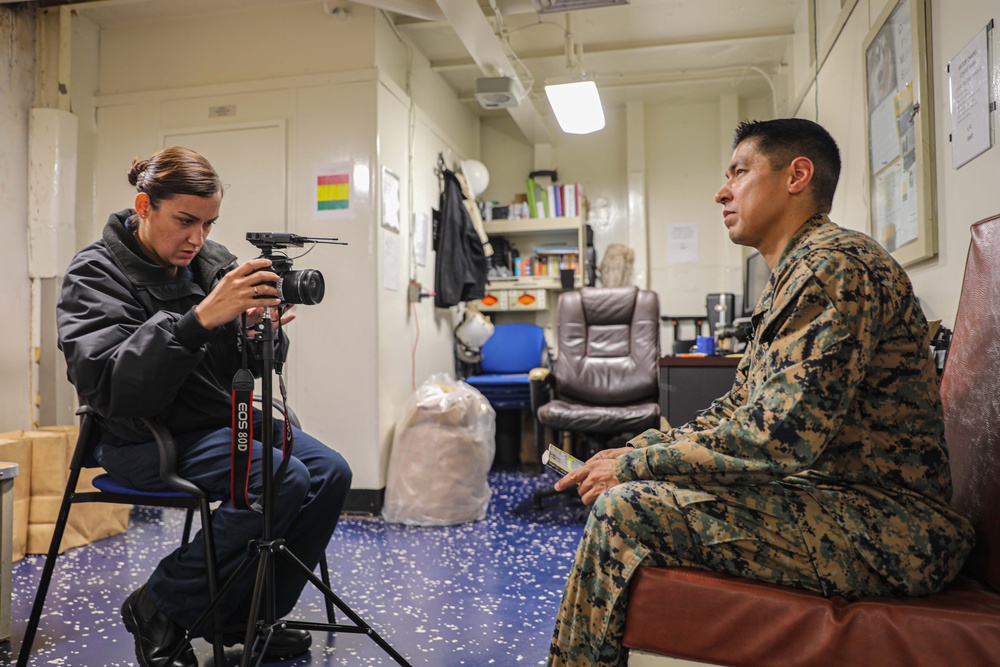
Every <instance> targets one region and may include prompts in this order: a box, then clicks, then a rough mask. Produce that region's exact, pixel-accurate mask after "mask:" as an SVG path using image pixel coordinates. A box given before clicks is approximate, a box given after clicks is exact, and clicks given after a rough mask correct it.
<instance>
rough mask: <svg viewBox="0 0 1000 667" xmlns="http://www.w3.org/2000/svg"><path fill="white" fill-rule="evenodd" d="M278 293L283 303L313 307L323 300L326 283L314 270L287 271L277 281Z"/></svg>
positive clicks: (321, 275) (320, 274)
mask: <svg viewBox="0 0 1000 667" xmlns="http://www.w3.org/2000/svg"><path fill="white" fill-rule="evenodd" d="M278 291H279V292H280V293H281V300H282V301H284V302H285V303H302V304H305V305H307V306H313V305H315V304H317V303H319V302H320V301H322V300H323V294H324V293H326V283H325V282H324V281H323V274H322V273H320V272H319V271H317V270H316V269H303V270H301V271H289V272H287V273H285V274H284V275H283V276H282V277H281V280H279V281H278Z"/></svg>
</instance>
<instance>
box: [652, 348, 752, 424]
mask: <svg viewBox="0 0 1000 667" xmlns="http://www.w3.org/2000/svg"><path fill="white" fill-rule="evenodd" d="M739 364H740V359H739V358H738V357H717V356H711V357H660V361H659V367H660V414H661V415H663V416H664V417H666V418H667V421H668V422H669V423H670V426H671V427H675V426H680V425H681V424H685V423H687V422H689V421H691V420H692V419H694V416H695V415H696V414H697V413H698V412H700V411H701V410H704V409H705V408H707V407H708V406H709V405H711V404H712V401H714V400H715V399H717V398H719V397H720V396H722V395H723V394H725V393H726V392H728V391H729V390H730V389H732V387H733V380H734V379H735V378H736V367H737V366H739Z"/></svg>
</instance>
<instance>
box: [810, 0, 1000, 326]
mask: <svg viewBox="0 0 1000 667" xmlns="http://www.w3.org/2000/svg"><path fill="white" fill-rule="evenodd" d="M808 4H809V3H808V2H804V3H803V6H804V7H805V6H806V5H808ZM845 4H847V6H848V7H847V11H850V15H849V17H848V18H847V20H846V23H844V27H843V30H842V31H841V32H839V34H836V35H834V34H832V33H830V32H829V31H828V32H827V34H826V36H827V37H828V41H829V40H832V39H833V37H836V41H835V42H833V46H832V49H831V50H830V52H829V55H828V56H827V58H826V60H825V61H824V62H823V66H822V68H821V70H820V72H819V77H818V89H817V88H809V90H808V92H806V93H805V94H804V95H803V96H801V103H800V105H799V106H798V107H797V108H796V109H794V110H793V115H798V116H802V117H806V118H813V119H815V120H817V121H818V122H819V123H821V124H823V125H824V126H825V127H827V128H828V129H830V131H831V133H832V134H833V135H834V138H835V139H837V141H838V143H839V144H840V147H841V151H842V153H843V159H844V170H843V173H842V176H841V180H840V185H839V187H838V191H837V196H836V199H835V200H834V210H833V217H834V219H835V220H836V221H837V222H839V223H841V224H843V225H845V226H848V227H853V228H856V229H861V230H865V231H867V224H868V223H867V199H866V195H865V181H864V179H865V138H864V132H865V129H864V128H865V123H864V100H863V97H862V95H863V87H862V77H863V70H862V67H863V63H862V46H863V43H864V39H865V36H866V35H867V33H868V31H869V29H870V28H871V26H872V25H873V24H874V22H875V20H876V19H877V18H878V15H879V14H880V13H881V11H882V9H883V8H884V6H885V5H884V3H883V2H880V1H879V0H857V3H856V5H855V6H853V10H851V7H852V5H853V3H852V2H848V3H845ZM929 5H930V21H929V32H930V43H931V53H930V56H931V65H930V73H931V79H932V89H933V93H932V97H931V103H932V104H933V111H934V119H935V120H934V124H935V125H934V131H933V134H934V141H935V145H936V154H937V155H936V163H935V170H936V176H937V188H936V193H937V217H938V255H937V257H935V258H933V259H930V260H928V261H925V262H922V263H920V264H917V265H914V266H910V267H908V268H907V273H908V274H909V276H910V279H911V280H912V281H913V285H914V288H915V290H916V293H917V296H918V297H920V300H921V303H922V305H923V307H924V310H925V312H926V313H927V316H928V318H930V319H941V320H943V321H944V323H945V325H947V326H950V325H951V324H953V322H954V318H955V312H956V309H957V306H958V298H959V295H960V293H961V287H962V276H963V272H964V268H965V257H966V253H967V250H968V245H969V238H970V234H969V227H970V225H972V224H973V223H974V222H976V221H978V220H981V219H982V218H985V217H987V216H990V215H993V214H996V213H998V212H1000V190H998V189H997V187H996V174H997V173H1000V149H998V148H997V147H996V146H994V147H993V148H991V149H990V150H988V151H987V152H986V153H984V154H982V155H980V156H979V157H977V158H975V159H974V160H972V161H971V162H970V163H968V164H966V165H965V166H963V167H962V168H961V169H958V170H956V169H955V168H954V167H953V166H952V159H951V147H950V144H949V143H948V135H949V132H950V126H951V112H950V108H949V93H948V79H947V72H946V66H947V63H948V61H949V60H950V59H951V58H953V57H954V56H955V55H956V54H957V53H958V51H959V50H960V49H962V48H963V47H964V46H965V45H966V43H968V41H969V40H971V39H972V38H973V36H975V34H976V33H978V32H979V31H980V30H981V29H982V28H983V27H984V26H985V25H986V24H987V23H988V22H989V21H990V20H991V19H995V18H998V16H997V14H998V13H1000V12H998V9H1000V8H998V6H997V4H996V2H995V1H994V0H967V1H966V2H962V3H958V4H955V5H946V4H945V3H940V2H930V3H929ZM830 23H831V24H833V25H834V26H836V23H835V22H832V21H831V22H830ZM828 25H829V24H828ZM820 42H821V44H822V43H823V33H821V37H820ZM799 55H800V54H799V53H796V56H799ZM794 69H795V71H796V72H798V71H800V69H801V63H799V62H798V61H796V63H795V65H794ZM996 72H997V65H996V63H994V72H993V75H992V76H993V77H994V78H995V77H996V76H997V74H996ZM817 90H818V93H817ZM992 116H993V123H994V130H996V128H997V127H998V119H997V116H998V114H997V113H996V112H994V113H993V114H992ZM995 134H996V132H995Z"/></svg>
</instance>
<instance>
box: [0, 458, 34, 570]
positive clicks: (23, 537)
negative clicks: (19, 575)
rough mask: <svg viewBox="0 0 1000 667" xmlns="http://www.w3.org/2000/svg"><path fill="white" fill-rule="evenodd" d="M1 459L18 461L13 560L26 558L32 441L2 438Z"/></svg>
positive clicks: (15, 485) (15, 489)
mask: <svg viewBox="0 0 1000 667" xmlns="http://www.w3.org/2000/svg"><path fill="white" fill-rule="evenodd" d="M0 461H4V462H10V463H16V464H17V467H18V475H17V478H16V479H15V480H14V523H13V530H12V533H13V534H12V538H13V542H12V544H13V547H12V550H11V562H14V563H16V562H17V561H19V560H21V559H22V558H24V554H25V547H26V545H27V543H28V504H29V500H30V489H31V443H30V442H29V441H27V440H22V439H21V438H3V439H0Z"/></svg>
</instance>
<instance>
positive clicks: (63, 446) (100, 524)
mask: <svg viewBox="0 0 1000 667" xmlns="http://www.w3.org/2000/svg"><path fill="white" fill-rule="evenodd" d="M78 432H79V429H78V427H76V426H54V427H45V428H43V429H40V430H38V431H13V432H9V433H0V438H5V439H15V438H16V439H18V440H22V441H25V442H27V443H29V445H30V449H31V464H30V468H31V469H30V475H25V473H24V469H23V468H22V469H21V470H22V471H21V478H30V480H31V481H30V484H29V486H30V488H29V502H28V513H27V521H28V526H27V538H26V540H25V553H28V554H44V553H48V550H49V543H50V542H51V541H52V533H53V531H54V530H55V522H56V518H57V517H58V516H59V506H60V505H61V504H62V496H63V492H64V491H65V489H66V481H67V480H68V479H69V464H70V460H71V459H72V457H73V449H74V447H75V446H76V438H77V434H78ZM103 472H104V471H103V470H101V469H100V468H93V469H85V470H84V471H83V472H82V473H81V474H80V481H79V483H78V484H77V486H76V488H77V491H93V490H94V485H93V484H92V481H93V479H94V478H95V477H96V476H97V475H100V474H102V473H103ZM129 510H130V506H129V505H112V504H106V503H91V504H83V505H76V506H74V507H73V509H72V510H71V511H70V513H69V521H68V522H67V524H66V530H65V532H64V533H63V539H62V542H61V543H60V546H59V553H62V552H63V551H65V550H66V549H72V548H73V547H78V546H82V545H84V544H89V543H90V542H94V541H96V540H101V539H104V538H105V537H111V536H112V535H118V534H120V533H123V532H125V530H126V529H127V528H128V515H129Z"/></svg>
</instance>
